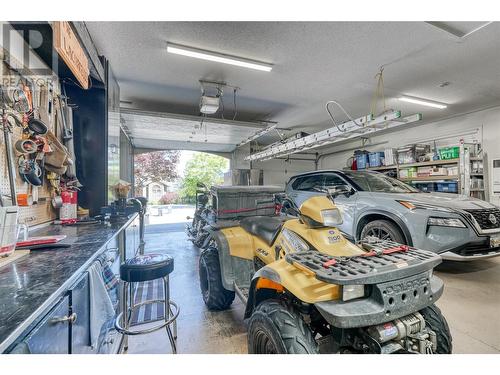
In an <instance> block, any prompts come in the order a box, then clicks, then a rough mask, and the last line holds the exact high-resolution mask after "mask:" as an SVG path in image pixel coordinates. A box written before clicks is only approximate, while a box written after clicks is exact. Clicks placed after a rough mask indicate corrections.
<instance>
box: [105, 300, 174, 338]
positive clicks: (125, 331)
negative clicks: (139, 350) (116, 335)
mask: <svg viewBox="0 0 500 375" xmlns="http://www.w3.org/2000/svg"><path fill="white" fill-rule="evenodd" d="M153 303H162V304H164V303H165V300H164V299H154V300H148V301H143V302H140V303H138V304H136V305H134V306H133V307H132V308H130V309H127V315H128V313H129V312H130V313H131V315H132V313H133V312H134V310H135V309H136V308H138V307H141V306H144V305H150V304H153ZM168 306H169V309H172V307H173V308H174V309H173V313H172V316H171V317H170V319H169V320H167V321H163V322H162V323H161V324H158V325H155V326H154V327H151V328H147V329H142V330H130V329H125V328H123V327H122V326H121V321H122V316H123V312H121V313H120V314H118V315H117V316H116V318H115V329H116V330H117V331H118V332H120V333H121V334H122V335H129V336H134V335H143V334H147V333H151V332H155V331H158V330H159V329H162V328H165V327H166V326H168V325H170V324H172V323H173V322H174V321H175V320H176V319H177V317H178V316H179V311H180V310H179V307H178V306H177V304H176V303H175V302H174V301H172V300H170V301H168ZM167 313H169V312H168V311H165V314H167Z"/></svg>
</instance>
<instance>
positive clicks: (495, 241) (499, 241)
mask: <svg viewBox="0 0 500 375" xmlns="http://www.w3.org/2000/svg"><path fill="white" fill-rule="evenodd" d="M499 246H500V234H497V235H495V236H491V237H490V247H499Z"/></svg>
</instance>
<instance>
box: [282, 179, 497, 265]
mask: <svg viewBox="0 0 500 375" xmlns="http://www.w3.org/2000/svg"><path fill="white" fill-rule="evenodd" d="M340 185H347V186H348V188H350V193H348V194H346V195H345V196H339V197H338V198H337V199H336V201H335V202H336V204H337V206H338V207H339V209H340V210H341V212H342V214H343V218H344V222H343V224H342V225H340V226H339V228H340V229H341V230H342V231H343V232H344V234H345V235H346V236H347V237H348V238H349V239H350V240H352V241H358V240H360V239H362V238H365V237H367V236H376V237H379V238H382V239H391V240H393V241H396V242H400V243H405V244H408V245H412V246H415V247H417V248H421V249H425V250H431V251H435V252H437V253H439V254H441V256H442V257H443V258H444V259H449V260H473V259H484V258H490V257H494V256H497V255H500V209H499V208H498V207H497V206H495V205H493V204H491V203H488V202H485V201H482V200H479V199H475V198H470V197H467V196H464V195H458V194H447V193H424V192H421V191H420V190H417V189H415V188H413V187H411V186H409V185H407V184H404V183H403V182H401V181H398V180H396V179H393V178H390V177H387V176H386V175H384V174H382V173H377V172H371V171H340V170H322V171H313V172H308V173H303V174H300V175H297V176H294V177H292V178H291V179H290V180H289V181H288V183H287V186H286V193H287V196H288V197H289V198H290V199H291V200H293V201H294V203H295V204H296V205H297V206H298V207H300V205H301V204H302V202H304V201H305V200H306V199H307V198H310V197H312V196H315V195H322V194H326V192H327V189H328V188H334V187H338V186H340Z"/></svg>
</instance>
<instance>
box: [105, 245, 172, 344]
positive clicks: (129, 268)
mask: <svg viewBox="0 0 500 375" xmlns="http://www.w3.org/2000/svg"><path fill="white" fill-rule="evenodd" d="M173 270H174V258H172V257H171V256H170V255H167V254H146V255H137V256H136V257H134V258H131V259H128V260H127V261H125V263H123V264H122V265H121V266H120V279H121V280H123V301H124V309H123V311H122V312H121V313H120V314H118V316H117V317H116V318H115V328H116V330H117V331H118V332H120V333H121V334H122V335H124V338H123V340H124V344H123V347H124V348H125V349H126V348H128V336H134V335H143V334H147V333H151V332H154V331H157V330H159V329H162V328H166V330H167V334H168V339H169V340H170V345H171V346H172V352H173V353H174V354H176V353H177V321H176V320H177V317H178V316H179V311H180V310H179V307H178V306H177V304H176V303H175V302H173V301H171V300H170V285H169V275H170V274H171V273H172V271H173ZM160 278H161V279H163V292H164V297H165V298H164V299H154V300H147V301H143V302H141V303H138V304H134V299H133V297H134V296H133V290H134V288H133V286H134V283H140V282H145V281H151V280H156V279H160ZM129 303H130V307H129ZM154 303H163V304H164V306H165V308H164V310H165V318H164V321H163V322H162V323H161V324H158V325H155V326H154V327H151V328H147V329H143V330H132V329H130V328H129V327H130V318H131V316H132V314H133V312H134V309H136V308H138V307H140V306H144V305H148V304H154ZM170 325H172V326H173V332H172V330H171V329H170Z"/></svg>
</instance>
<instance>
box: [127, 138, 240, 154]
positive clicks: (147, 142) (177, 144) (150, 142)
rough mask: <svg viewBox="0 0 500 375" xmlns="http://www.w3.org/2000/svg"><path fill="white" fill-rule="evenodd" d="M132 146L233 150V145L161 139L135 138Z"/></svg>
mask: <svg viewBox="0 0 500 375" xmlns="http://www.w3.org/2000/svg"><path fill="white" fill-rule="evenodd" d="M134 146H135V147H136V148H138V149H146V148H149V149H154V150H191V151H210V152H231V151H233V150H234V145H227V144H226V145H225V144H219V143H211V144H207V143H205V142H203V143H200V142H186V141H168V140H161V139H135V140H134Z"/></svg>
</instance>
